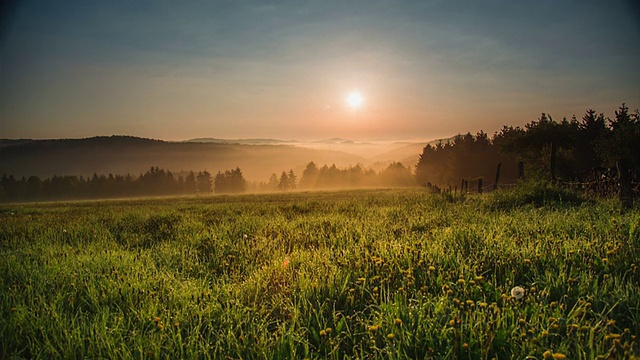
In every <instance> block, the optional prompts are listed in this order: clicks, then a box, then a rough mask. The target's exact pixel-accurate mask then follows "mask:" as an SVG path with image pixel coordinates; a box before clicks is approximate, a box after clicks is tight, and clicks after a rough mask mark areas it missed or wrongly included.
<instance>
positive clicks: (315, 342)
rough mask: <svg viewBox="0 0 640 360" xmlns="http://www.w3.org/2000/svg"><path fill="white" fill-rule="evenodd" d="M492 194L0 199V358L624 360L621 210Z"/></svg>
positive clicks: (626, 283)
mask: <svg viewBox="0 0 640 360" xmlns="http://www.w3.org/2000/svg"><path fill="white" fill-rule="evenodd" d="M505 199H507V200H508V198H507V197H505V196H503V195H496V196H495V197H491V196H485V197H466V198H464V199H461V198H455V197H453V198H452V197H443V196H436V195H430V194H426V193H424V192H422V191H421V190H419V189H415V190H386V191H373V190H372V191H349V192H326V193H322V192H320V193H297V194H295V193H294V194H277V195H261V196H255V195H246V196H228V197H211V198H177V199H155V200H135V201H133V200H132V201H108V202H83V203H62V204H34V205H5V206H2V207H1V208H0V215H1V216H2V218H1V223H0V224H1V225H0V243H1V245H2V248H1V249H2V251H1V252H0V276H1V277H2V284H1V285H0V286H1V287H0V289H1V291H0V303H1V305H0V311H1V315H2V316H1V317H0V338H1V340H0V346H1V349H0V350H2V351H0V352H1V353H3V354H5V355H7V356H17V357H24V358H38V357H39V358H50V357H59V358H79V357H92V358H95V357H104V358H129V357H134V358H140V357H151V358H154V357H157V358H165V357H169V358H193V357H199V358H200V357H210V358H225V357H229V358H264V359H272V358H287V359H288V358H305V357H307V358H317V357H329V358H344V357H353V358H370V357H374V358H405V357H411V358H492V357H497V358H525V357H526V356H535V357H536V358H538V359H543V358H549V356H551V358H554V356H556V357H555V358H561V356H562V355H565V356H567V358H572V359H573V358H586V359H592V358H596V357H598V356H602V357H609V356H610V357H624V356H625V355H624V354H625V353H626V354H627V355H626V356H631V355H636V356H637V353H638V345H637V343H638V340H637V339H636V336H637V335H638V334H640V316H639V315H638V314H639V313H640V295H639V293H640V285H639V284H640V271H639V270H638V265H639V264H638V261H639V260H638V259H640V213H639V212H638V211H637V210H635V211H630V212H625V213H621V212H620V210H619V209H618V207H617V205H615V203H609V202H600V201H597V202H595V201H591V202H582V203H577V202H570V203H564V202H561V201H560V202H556V203H554V204H552V206H545V207H536V206H535V205H526V204H525V205H522V204H518V205H516V206H504V201H505ZM509 201H511V200H509ZM518 201H519V200H518ZM496 204H499V205H500V206H496ZM504 209H508V210H504ZM516 286H520V287H522V288H523V290H524V296H523V297H522V298H521V299H516V298H514V296H512V289H513V288H514V287H516ZM517 297H519V296H517Z"/></svg>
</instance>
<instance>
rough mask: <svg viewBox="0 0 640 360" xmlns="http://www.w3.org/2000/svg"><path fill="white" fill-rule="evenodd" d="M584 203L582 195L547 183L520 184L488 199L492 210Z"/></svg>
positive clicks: (535, 181) (526, 182)
mask: <svg viewBox="0 0 640 360" xmlns="http://www.w3.org/2000/svg"><path fill="white" fill-rule="evenodd" d="M584 201H586V198H585V197H584V195H582V194H580V193H578V192H576V191H574V190H570V189H565V188H562V187H559V186H557V185H552V184H551V183H549V182H547V181H540V180H533V181H525V182H521V183H519V184H518V186H516V188H515V189H509V190H498V191H495V192H493V193H492V194H491V195H490V197H489V206H490V207H491V209H493V210H501V209H512V208H515V207H519V206H524V205H528V204H531V205H533V206H536V207H540V206H563V205H569V206H577V205H580V204H582V203H583V202H584Z"/></svg>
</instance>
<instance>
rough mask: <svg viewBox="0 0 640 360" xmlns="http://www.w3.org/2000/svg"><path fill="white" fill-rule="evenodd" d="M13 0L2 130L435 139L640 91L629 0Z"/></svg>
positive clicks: (6, 33)
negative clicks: (349, 98) (351, 102)
mask: <svg viewBox="0 0 640 360" xmlns="http://www.w3.org/2000/svg"><path fill="white" fill-rule="evenodd" d="M16 4H17V5H14V6H12V7H10V8H9V11H8V12H7V13H6V15H4V19H3V21H2V22H3V24H4V25H2V27H1V28H0V29H1V30H2V37H1V43H0V46H1V47H0V50H1V51H2V54H1V56H2V57H1V63H0V120H1V125H0V137H3V138H60V137H88V136H95V135H111V134H126V135H136V136H143V137H152V138H160V139H167V140H184V139H189V138H195V137H219V138H254V137H265V138H281V139H320V138H328V137H346V138H352V139H433V138H437V137H444V136H450V135H454V134H457V133H460V132H462V133H466V132H468V131H471V132H476V131H479V130H484V131H485V132H489V133H493V132H494V131H496V130H499V129H500V128H501V127H502V125H505V124H509V125H522V124H524V123H527V122H529V121H531V120H534V119H535V118H537V117H538V116H539V115H540V113H541V112H546V113H550V114H551V115H552V116H554V117H555V118H562V117H563V116H567V117H570V116H571V115H573V114H575V115H576V116H578V117H581V116H582V115H583V114H584V112H585V110H587V109H588V108H594V109H595V110H597V111H599V112H604V113H605V114H606V115H612V114H613V111H614V110H615V109H616V108H617V107H618V106H619V105H620V104H621V103H622V102H626V103H627V105H629V107H631V108H632V109H636V108H638V107H639V106H640V87H639V86H638V84H639V83H640V81H639V80H640V47H639V46H638V44H640V13H639V12H638V8H637V6H634V5H632V4H634V2H632V1H566V0H562V1H558V0H556V1H547V0H542V1H535V2H534V1H504V0H491V1H470V0H469V1H455V0H454V1H436V0H429V1H392V0H386V1H271V2H269V1H182V2H177V1H91V0H89V1H31V0H25V1H21V2H19V3H16ZM354 90H357V91H359V92H361V93H362V95H363V97H364V98H365V103H364V105H363V107H362V108H360V109H357V110H354V109H350V108H348V106H347V105H346V103H345V98H346V94H347V93H348V92H349V91H354Z"/></svg>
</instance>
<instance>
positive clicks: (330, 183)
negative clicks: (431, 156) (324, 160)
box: [250, 161, 416, 191]
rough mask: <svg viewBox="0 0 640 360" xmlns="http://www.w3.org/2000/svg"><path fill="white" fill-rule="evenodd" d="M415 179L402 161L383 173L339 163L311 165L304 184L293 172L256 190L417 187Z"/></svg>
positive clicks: (285, 173)
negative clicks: (341, 165) (319, 165)
mask: <svg viewBox="0 0 640 360" xmlns="http://www.w3.org/2000/svg"><path fill="white" fill-rule="evenodd" d="M415 184H416V182H415V177H414V176H413V173H412V171H411V168H410V167H408V166H404V165H402V163H399V162H393V163H391V164H389V165H388V166H387V167H386V168H385V169H383V170H382V171H379V172H376V171H375V170H373V169H371V168H368V169H365V168H364V167H363V166H362V165H360V164H357V165H354V166H349V167H346V168H338V167H337V166H336V165H335V164H332V165H331V166H328V165H326V164H324V165H323V166H321V167H318V166H317V165H316V164H315V163H314V162H313V161H311V162H309V163H308V164H307V165H306V167H305V169H304V170H303V172H302V176H301V177H300V181H298V176H297V175H296V174H295V173H294V171H293V170H289V171H284V170H283V171H282V173H281V174H280V176H278V175H276V174H272V175H271V177H270V178H269V180H268V181H267V182H260V183H254V184H252V185H251V187H250V188H251V190H254V191H290V190H295V189H301V190H314V189H345V188H362V187H403V186H414V185H415Z"/></svg>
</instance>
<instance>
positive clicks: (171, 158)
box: [0, 136, 366, 181]
mask: <svg viewBox="0 0 640 360" xmlns="http://www.w3.org/2000/svg"><path fill="white" fill-rule="evenodd" d="M309 161H314V162H316V164H329V165H330V164H334V163H335V164H336V166H339V167H340V166H349V165H355V164H357V163H365V162H366V159H365V158H363V157H361V156H357V155H353V154H348V153H345V152H342V151H335V150H327V149H311V148H305V147H298V146H291V145H271V144H270V145H246V144H241V143H237V142H236V143H226V142H222V143H217V142H204V141H201V142H198V141H189V142H167V141H161V140H153V139H145V138H138V137H131V136H102V137H92V138H85V139H60V140H28V139H25V140H9V139H3V140H0V175H2V174H7V175H9V174H10V175H14V176H17V177H22V176H30V175H37V176H40V177H50V176H52V175H78V176H90V175H92V174H94V173H98V174H109V173H112V174H126V173H130V174H133V175H138V174H140V173H143V172H145V171H147V170H148V169H149V168H150V167H152V166H157V167H161V168H164V169H165V170H171V171H172V172H174V173H178V172H181V171H189V170H195V171H199V170H207V171H209V172H211V173H213V174H215V173H217V172H218V171H224V170H227V169H233V168H235V167H236V166H239V167H240V169H242V171H243V173H244V175H245V178H247V179H248V180H251V181H266V180H267V179H268V177H269V176H270V175H271V174H272V173H276V174H278V175H279V174H280V173H281V172H282V171H283V170H289V169H293V170H294V171H295V172H297V173H298V175H299V176H300V175H301V172H302V170H303V169H304V166H305V165H306V164H307V163H308V162H309Z"/></svg>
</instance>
